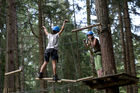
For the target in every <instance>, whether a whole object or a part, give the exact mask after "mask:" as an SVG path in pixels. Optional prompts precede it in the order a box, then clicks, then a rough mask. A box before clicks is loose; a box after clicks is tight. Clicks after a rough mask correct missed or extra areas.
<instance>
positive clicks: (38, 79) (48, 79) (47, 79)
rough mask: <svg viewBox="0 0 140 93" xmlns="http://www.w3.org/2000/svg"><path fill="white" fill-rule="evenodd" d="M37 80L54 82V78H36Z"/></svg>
mask: <svg viewBox="0 0 140 93" xmlns="http://www.w3.org/2000/svg"><path fill="white" fill-rule="evenodd" d="M35 79H36V80H53V78H35Z"/></svg>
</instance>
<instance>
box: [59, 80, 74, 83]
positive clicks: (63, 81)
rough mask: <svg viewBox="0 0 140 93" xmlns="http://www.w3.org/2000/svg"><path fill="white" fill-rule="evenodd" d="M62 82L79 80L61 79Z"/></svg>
mask: <svg viewBox="0 0 140 93" xmlns="http://www.w3.org/2000/svg"><path fill="white" fill-rule="evenodd" d="M61 81H62V82H73V83H74V82H77V80H70V79H61Z"/></svg>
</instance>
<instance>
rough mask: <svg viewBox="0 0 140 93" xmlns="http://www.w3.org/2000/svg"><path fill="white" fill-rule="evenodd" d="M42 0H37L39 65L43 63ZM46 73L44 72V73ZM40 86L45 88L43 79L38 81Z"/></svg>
mask: <svg viewBox="0 0 140 93" xmlns="http://www.w3.org/2000/svg"><path fill="white" fill-rule="evenodd" d="M42 2H43V1H42V0H38V11H39V15H38V21H39V25H38V26H39V27H38V28H39V40H38V42H39V63H40V65H42V64H43V62H44V55H43V54H44V49H43V32H42V19H43V18H42V16H43V14H42ZM44 74H46V73H44ZM40 88H41V89H45V88H46V83H45V82H44V81H40ZM41 93H46V92H44V91H42V92H41Z"/></svg>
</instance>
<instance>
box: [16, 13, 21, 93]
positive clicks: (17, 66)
mask: <svg viewBox="0 0 140 93" xmlns="http://www.w3.org/2000/svg"><path fill="white" fill-rule="evenodd" d="M15 15H16V14H15ZM15 22H16V24H15V69H19V65H20V63H19V51H18V27H17V17H16V18H15ZM15 76H16V78H15V79H16V84H15V87H16V91H20V89H21V87H20V73H17V74H16V75H15Z"/></svg>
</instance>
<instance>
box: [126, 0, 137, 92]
mask: <svg viewBox="0 0 140 93" xmlns="http://www.w3.org/2000/svg"><path fill="white" fill-rule="evenodd" d="M124 24H125V32H126V43H127V61H128V62H129V63H128V64H129V65H130V71H131V72H129V73H130V74H131V75H133V76H136V67H135V57H134V50H133V41H132V32H131V24H130V16H129V12H128V4H127V0H124ZM129 93H138V86H137V85H134V86H133V89H132V90H130V92H129Z"/></svg>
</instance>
